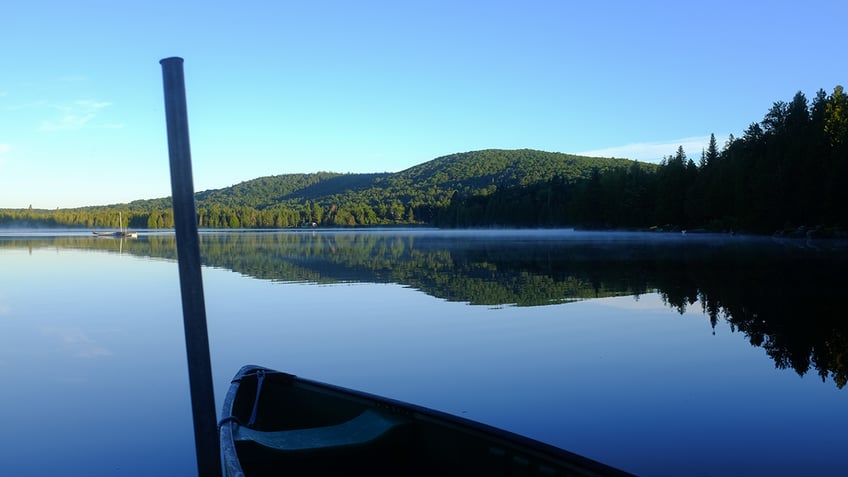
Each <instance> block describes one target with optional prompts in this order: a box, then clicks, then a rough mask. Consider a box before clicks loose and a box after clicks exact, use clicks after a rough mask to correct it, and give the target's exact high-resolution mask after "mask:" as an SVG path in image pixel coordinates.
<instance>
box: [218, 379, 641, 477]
mask: <svg viewBox="0 0 848 477" xmlns="http://www.w3.org/2000/svg"><path fill="white" fill-rule="evenodd" d="M260 371H262V372H264V373H266V376H267V377H271V376H273V377H274V379H277V380H280V379H282V380H283V381H287V382H289V383H290V384H292V385H294V386H297V387H298V388H299V389H305V390H307V391H314V392H318V393H322V394H329V395H334V396H336V397H338V398H341V399H345V400H352V401H354V402H358V403H359V404H361V405H362V406H364V407H365V408H371V409H376V410H378V411H379V412H385V413H389V414H393V415H396V416H402V417H403V418H405V419H409V420H411V421H414V422H418V423H424V424H431V425H433V426H438V427H440V428H450V429H452V430H454V431H456V432H457V433H461V434H463V435H471V436H474V437H475V438H480V439H486V440H488V441H491V442H493V443H496V444H498V445H499V446H502V447H503V448H506V449H521V452H522V453H525V454H527V455H531V456H534V457H538V458H539V459H540V460H546V461H551V460H555V461H557V462H559V463H560V464H561V465H562V466H564V467H568V468H571V469H573V471H574V472H575V473H576V474H575V475H598V476H603V475H611V476H627V475H632V474H629V473H627V472H623V471H621V470H619V469H616V468H614V467H610V466H608V465H606V464H603V463H600V462H597V461H595V460H592V459H589V458H587V457H584V456H581V455H579V454H575V453H573V452H570V451H567V450H564V449H561V448H559V447H555V446H552V445H550V444H546V443H544V442H540V441H537V440H534V439H531V438H528V437H525V436H522V435H519V434H515V433H512V432H509V431H506V430H503V429H499V428H496V427H492V426H489V425H486V424H483V423H480V422H476V421H472V420H469V419H466V418H463V417H459V416H455V415H452V414H448V413H444V412H442V411H438V410H434V409H430V408H426V407H422V406H418V405H416V404H410V403H406V402H402V401H398V400H394V399H391V398H386V397H382V396H377V395H374V394H369V393H366V392H362V391H357V390H353V389H349V388H345V387H341V386H337V385H334V384H328V383H323V382H319V381H313V380H310V379H306V378H301V377H298V376H295V375H293V374H289V373H284V372H280V371H274V370H271V369H268V368H264V367H262V366H256V365H247V366H244V367H242V368H241V369H240V370H239V372H238V373H237V374H236V376H235V377H234V378H233V380H232V382H231V385H230V388H229V390H228V392H227V395H226V397H225V399H224V405H223V412H222V416H223V418H222V419H221V421H220V422H219V431H220V432H219V434H220V439H221V460H222V466H223V470H224V475H225V476H233V477H243V476H244V475H245V474H244V471H243V469H242V466H241V463H240V462H239V455H238V453H237V450H236V441H237V439H236V435H235V428H236V426H238V425H243V424H242V423H241V422H239V420H238V418H237V417H235V416H233V406H234V404H235V402H236V397H237V395H238V392H239V389H240V386H241V384H242V382H243V381H244V380H245V379H246V378H251V377H253V376H254V375H255V374H256V373H257V372H260Z"/></svg>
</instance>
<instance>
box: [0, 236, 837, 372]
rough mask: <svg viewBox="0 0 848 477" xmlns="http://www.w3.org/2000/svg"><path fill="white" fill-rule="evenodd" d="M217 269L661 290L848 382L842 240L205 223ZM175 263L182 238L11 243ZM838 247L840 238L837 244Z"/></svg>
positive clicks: (568, 296) (319, 277) (482, 291)
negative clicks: (292, 229) (230, 228)
mask: <svg viewBox="0 0 848 477" xmlns="http://www.w3.org/2000/svg"><path fill="white" fill-rule="evenodd" d="M200 243H201V254H202V256H203V262H204V264H205V265H207V266H212V267H217V268H224V269H229V270H233V271H236V272H239V273H242V274H244V275H247V276H250V277H254V278H258V279H263V280H275V281H297V282H314V283H334V282H373V283H398V284H401V285H406V286H410V287H414V288H416V289H419V290H421V291H423V292H425V293H427V294H429V295H432V296H435V297H438V298H442V299H446V300H451V301H464V302H468V303H471V304H476V305H502V304H512V305H519V306H533V305H547V304H553V303H563V302H568V301H573V300H581V299H587V298H595V297H605V296H613V295H639V294H644V293H647V292H654V291H657V292H659V293H660V294H661V295H662V296H663V298H664V299H665V301H666V302H667V303H668V305H669V306H670V307H671V308H673V309H676V310H678V311H680V312H683V311H684V310H685V309H686V308H687V307H689V306H691V305H694V304H695V303H699V304H701V306H702V307H703V311H704V313H705V314H706V315H707V316H708V317H709V319H710V320H711V322H712V323H713V326H715V324H716V323H717V322H718V321H719V320H721V319H724V320H726V321H727V322H728V323H729V324H730V326H731V327H732V329H734V330H738V331H740V332H742V333H744V334H745V336H746V337H747V338H748V339H749V341H750V342H751V343H752V344H754V345H756V346H761V347H763V348H764V349H765V350H766V352H767V353H768V354H769V356H771V357H772V359H774V361H775V363H776V365H777V366H778V367H781V368H793V369H795V370H796V371H797V372H798V373H799V374H802V375H803V374H805V373H807V372H808V371H809V370H810V369H815V370H816V372H817V373H818V374H819V375H820V376H821V377H822V379H825V378H826V377H827V376H831V377H832V378H833V380H834V381H835V382H836V384H837V385H838V386H839V387H843V386H844V385H845V384H846V381H848V365H846V355H848V320H846V319H845V313H844V310H843V305H842V303H841V302H840V299H841V298H840V297H841V293H842V291H841V289H840V286H841V284H842V282H843V280H842V279H841V276H842V275H841V274H842V273H843V271H844V269H845V266H846V265H848V253H846V248H844V247H843V248H841V249H839V248H834V247H832V246H831V245H834V244H835V245H840V244H837V243H835V242H819V243H817V244H816V248H814V247H811V246H808V245H807V244H804V243H802V242H798V241H792V240H787V241H777V240H773V239H763V238H760V239H751V240H748V239H742V238H739V237H728V236H725V237H716V236H699V235H692V234H690V235H688V236H681V235H659V234H654V235H650V234H647V235H646V234H629V235H628V234H611V235H601V234H592V233H583V234H581V233H572V234H567V233H565V234H563V233H561V232H560V233H556V232H483V231H476V232H461V231H457V232H449V233H444V232H436V231H423V230H422V231H414V232H409V231H391V230H387V231H369V232H354V231H348V232H345V231H323V232H311V231H304V232H296V233H271V232H269V233H263V232H256V233H218V234H216V233H204V234H201V242H200ZM45 246H50V247H59V248H82V249H89V250H102V251H108V252H115V253H117V252H121V253H130V254H133V255H139V256H145V257H159V258H165V259H176V251H175V244H174V237H173V236H172V235H151V236H146V237H142V238H140V239H138V240H129V241H123V242H122V241H119V240H104V239H93V238H90V237H66V238H54V239H50V240H45V239H34V240H23V239H20V240H8V239H7V240H2V239H0V248H4V247H15V248H21V247H45ZM840 246H841V245H840Z"/></svg>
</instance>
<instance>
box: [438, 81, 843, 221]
mask: <svg viewBox="0 0 848 477" xmlns="http://www.w3.org/2000/svg"><path fill="white" fill-rule="evenodd" d="M846 181H848V97H846V94H845V92H844V90H843V88H842V87H841V86H836V87H835V88H834V90H833V92H832V93H831V94H830V95H828V94H827V93H825V91H824V90H819V91H818V93H817V94H816V97H815V98H814V99H813V101H812V103H810V102H809V101H808V100H807V98H806V97H805V96H804V94H803V93H801V92H798V93H796V94H795V96H794V97H793V98H792V100H791V101H790V102H788V103H786V102H783V101H778V102H775V103H774V104H773V106H772V107H771V109H769V111H768V112H767V113H766V115H765V117H764V118H763V120H762V121H760V122H755V123H752V124H751V125H750V126H749V127H748V128H747V129H746V130H745V132H744V133H743V135H742V137H739V138H736V137H734V136H733V135H731V136H730V137H729V138H728V139H727V141H726V142H725V143H724V145H723V147H721V148H719V146H718V144H717V141H716V138H715V135H714V134H712V135H711V136H710V141H709V145H708V147H707V148H706V149H705V150H703V151H701V155H700V159H699V160H698V161H697V162H696V161H695V160H693V159H692V158H690V157H689V156H688V155H687V154H686V152H685V151H684V149H683V147H682V146H681V147H679V148H678V149H677V151H676V153H675V154H673V155H670V156H668V157H665V158H664V159H663V160H662V162H661V163H660V164H659V167H658V168H657V169H656V170H655V171H651V170H647V169H645V168H643V167H640V165H639V164H638V163H634V164H633V165H632V166H631V167H629V168H626V169H625V168H618V169H613V170H608V171H604V172H601V171H598V170H595V171H593V172H592V174H591V175H590V177H589V178H587V179H583V180H578V181H570V180H567V179H566V178H563V177H554V178H551V179H550V180H548V181H545V182H539V183H536V184H532V185H530V186H526V187H521V188H506V189H501V190H499V191H496V192H495V193H492V194H475V195H466V196H462V195H456V196H454V198H453V200H452V201H451V204H450V206H449V207H448V208H447V209H445V210H444V211H443V213H442V214H441V215H440V216H439V218H438V220H437V223H438V225H441V226H453V227H469V226H472V227H474V226H496V225H504V226H528V227H532V226H575V227H586V228H649V227H659V228H666V229H669V228H671V229H697V228H703V229H708V230H716V231H747V232H754V233H773V232H783V231H790V232H797V231H804V230H806V231H808V232H809V231H811V230H813V229H815V230H816V231H818V232H821V233H827V232H828V231H831V232H832V231H841V232H839V233H844V230H845V228H846V227H848V207H846V204H848V187H846V186H845V184H846Z"/></svg>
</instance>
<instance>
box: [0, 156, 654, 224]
mask: <svg viewBox="0 0 848 477" xmlns="http://www.w3.org/2000/svg"><path fill="white" fill-rule="evenodd" d="M634 166H635V167H637V168H639V169H644V170H645V171H646V172H653V171H655V169H656V166H655V165H653V164H642V163H637V162H634V161H630V160H627V159H615V158H597V157H585V156H576V155H571V154H563V153H556V152H545V151H537V150H531V149H520V150H501V149H489V150H482V151H472V152H464V153H457V154H452V155H448V156H444V157H439V158H436V159H433V160H431V161H428V162H426V163H423V164H420V165H417V166H414V167H411V168H409V169H406V170H404V171H400V172H396V173H372V174H339V173H333V172H318V173H310V174H283V175H276V176H267V177H260V178H257V179H253V180H249V181H246V182H242V183H239V184H236V185H233V186H231V187H226V188H223V189H214V190H206V191H202V192H198V193H196V195H195V197H196V204H197V208H198V215H199V222H200V225H201V226H202V227H292V226H301V225H304V224H316V225H324V226H353V225H379V224H421V223H426V224H433V223H435V222H438V221H439V220H440V214H441V213H442V212H443V211H445V210H447V209H448V207H449V206H450V204H451V201H452V200H453V201H456V200H458V199H460V198H466V197H476V196H483V197H485V196H487V195H489V194H492V193H494V192H496V191H500V190H505V189H513V188H516V187H526V186H530V185H534V184H542V183H549V182H550V181H557V182H558V183H576V182H579V181H582V180H585V179H588V178H589V177H591V176H592V174H593V173H598V172H607V171H612V170H617V169H630V168H632V167H634ZM170 207H171V202H170V198H157V199H145V200H136V201H133V202H130V203H128V204H114V205H109V206H93V207H85V208H79V209H60V210H55V211H39V210H35V211H33V210H17V211H11V210H0V224H2V223H3V222H4V221H5V222H7V223H8V222H11V221H16V222H21V221H22V220H24V221H30V222H31V223H33V224H35V225H39V224H41V225H48V226H55V225H68V226H85V227H107V228H108V227H117V215H118V214H117V211H119V210H120V211H123V215H124V218H125V222H126V221H127V220H128V221H129V226H130V227H136V228H169V227H172V226H173V217H172V215H171V212H170ZM125 225H127V224H126V223H125Z"/></svg>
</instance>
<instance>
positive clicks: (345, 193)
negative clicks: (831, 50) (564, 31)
mask: <svg viewBox="0 0 848 477" xmlns="http://www.w3.org/2000/svg"><path fill="white" fill-rule="evenodd" d="M846 183H848V95H846V94H845V91H844V90H843V88H842V87H841V86H836V87H835V88H834V89H833V92H832V93H831V94H829V95H828V94H827V93H825V91H824V90H819V91H818V93H817V94H816V97H815V99H814V100H813V101H812V103H810V102H809V101H808V100H807V98H806V97H805V96H804V95H803V94H802V93H800V92H798V93H797V94H796V95H795V96H794V97H793V98H792V100H791V101H790V102H788V103H787V102H784V101H777V102H775V103H774V104H773V105H772V107H771V109H769V111H768V112H767V113H766V115H765V116H764V118H763V119H762V120H761V121H759V122H755V123H752V124H751V125H750V126H749V127H748V129H747V130H746V131H745V132H744V134H743V135H742V137H740V138H735V137H734V136H732V135H731V136H730V137H729V138H728V139H727V141H726V142H725V143H724V147H719V146H718V143H717V141H716V139H715V136H712V137H711V140H710V143H709V146H708V148H707V149H705V150H703V151H701V156H700V159H699V160H698V161H697V162H695V160H693V159H691V158H689V157H688V156H687V154H686V152H685V151H684V150H683V148H682V147H679V148H678V149H677V151H676V152H675V153H674V154H672V155H669V156H668V157H666V158H664V159H663V160H662V162H661V163H660V164H659V165H656V164H645V163H639V162H636V161H630V160H627V159H614V158H591V157H581V156H574V155H569V154H561V153H554V152H543V151H536V150H530V149H521V150H498V149H491V150H483V151H473V152H466V153H459V154H452V155H449V156H444V157H440V158H437V159H433V160H432V161H429V162H426V163H424V164H420V165H418V166H415V167H412V168H409V169H407V170H404V171H401V172H397V173H381V174H337V173H330V172H319V173H313V174H286V175H279V176H269V177H261V178H258V179H254V180H251V181H247V182H243V183H241V184H237V185H234V186H232V187H227V188H224V189H217V190H209V191H203V192H199V193H198V194H197V208H198V211H197V212H198V223H199V225H200V226H201V227H213V228H218V227H222V228H254V227H269V228H270V227H277V228H278V227H293V226H300V225H305V224H314V225H321V226H357V225H380V224H429V225H435V226H439V227H492V226H512V227H515V226H518V227H563V226H567V227H584V228H640V229H644V228H652V227H659V228H662V229H673V228H676V229H709V230H722V231H745V232H755V233H773V232H775V231H792V232H793V233H799V232H804V233H807V232H810V231H811V230H812V233H817V234H824V235H843V234H845V230H846V229H848V207H845V204H846V203H848V187H845V184H846ZM118 211H122V212H123V216H124V217H125V218H127V220H128V221H129V226H130V227H138V228H170V227H172V226H173V215H172V213H171V211H170V200H169V199H167V198H160V199H152V200H139V201H134V202H130V203H129V204H117V205H112V206H105V207H88V208H82V209H64V210H56V211H39V210H0V225H3V224H4V223H5V224H9V223H14V224H18V225H21V224H30V226H32V225H46V226H57V225H59V226H85V227H117V216H118V214H117V212H118Z"/></svg>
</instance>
